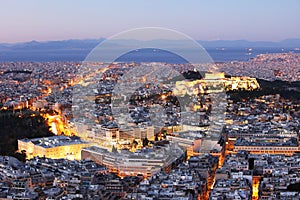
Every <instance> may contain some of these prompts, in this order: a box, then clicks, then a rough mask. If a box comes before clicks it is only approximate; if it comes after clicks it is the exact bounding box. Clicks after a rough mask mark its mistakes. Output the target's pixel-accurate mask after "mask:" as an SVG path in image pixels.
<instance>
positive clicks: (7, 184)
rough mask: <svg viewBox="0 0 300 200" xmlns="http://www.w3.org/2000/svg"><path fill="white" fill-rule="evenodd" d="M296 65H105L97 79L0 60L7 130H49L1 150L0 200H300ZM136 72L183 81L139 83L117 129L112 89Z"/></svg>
mask: <svg viewBox="0 0 300 200" xmlns="http://www.w3.org/2000/svg"><path fill="white" fill-rule="evenodd" d="M299 62H300V56H299V54H297V53H281V54H263V55H259V56H257V57H255V58H253V59H251V60H249V61H245V62H237V61H233V62H226V63H217V64H216V65H217V67H218V69H219V72H210V71H204V72H203V71H202V72H199V71H197V70H196V68H197V67H198V66H197V67H195V66H196V65H192V64H167V63H134V62H132V63H122V62H115V63H110V64H107V63H100V62H99V63H91V64H90V65H89V66H100V67H99V69H100V71H98V73H99V74H101V76H99V77H98V76H97V79H95V72H94V71H92V70H90V71H89V70H86V66H83V65H82V64H81V63H80V62H3V63H0V74H1V83H0V84H1V85H0V88H1V89H0V101H1V111H0V112H1V118H2V119H1V120H2V121H3V122H1V123H3V124H5V121H7V120H10V119H14V118H16V119H14V120H16V123H17V122H18V123H19V121H18V120H21V121H24V124H25V125H24V127H29V128H27V129H29V132H30V130H34V129H37V126H43V127H46V130H44V129H40V130H43V131H40V133H42V132H44V133H43V134H45V135H43V134H41V135H39V134H38V133H37V134H35V135H32V134H30V133H28V134H27V133H26V134H27V135H26V134H24V132H23V134H22V135H17V133H16V136H15V135H11V137H10V138H8V139H7V140H6V141H7V142H9V141H11V143H10V142H9V144H10V146H11V147H9V148H6V147H5V146H4V145H5V141H4V143H3V145H1V154H2V156H1V157H0V185H1V186H0V197H1V198H4V199H5V198H8V199H148V200H154V199H177V200H192V199H211V200H219V199H291V200H292V199H293V200H294V199H300V191H299V183H300V174H299V169H300V165H299V164H300V163H299V161H300V157H299V156H300V154H299V153H300V152H299V151H300V143H299V133H300V128H299V124H300V122H299V114H300V113H299V112H300V102H299V99H297V97H296V96H295V95H294V94H295V93H298V92H299V85H298V82H297V81H299V78H300V74H299V72H300V66H299ZM141 65H143V66H147V67H148V68H149V69H151V70H150V71H151V72H154V70H153V69H154V68H151V67H158V68H159V69H162V68H166V67H167V69H169V73H171V72H173V70H176V71H177V72H179V73H180V74H182V75H181V77H180V76H178V77H176V76H171V75H170V74H165V72H164V73H162V72H157V73H162V74H164V76H162V75H161V76H159V78H157V79H156V80H157V81H155V82H147V81H148V80H147V77H142V78H141V77H139V78H141V82H142V83H143V85H142V86H141V87H138V88H137V89H136V90H135V91H133V93H132V95H131V96H130V99H129V105H128V108H126V109H127V110H126V114H127V115H126V119H123V118H120V119H119V121H116V118H117V116H116V115H114V113H113V111H114V110H113V109H116V108H117V109H119V108H120V107H117V106H122V104H120V103H119V104H116V102H117V101H116V100H115V99H114V100H115V101H113V100H112V99H113V98H117V97H116V96H114V94H113V93H114V88H115V87H116V85H117V83H118V81H120V80H121V78H122V76H124V74H126V73H128V72H129V71H130V70H133V69H136V68H138V67H139V66H141ZM212 65H213V64H212ZM261 66H264V68H263V69H264V70H265V72H262V71H261V69H262V67H261ZM82 68H84V72H85V73H84V74H81V75H80V76H78V73H79V72H80V71H82ZM207 68H208V69H209V68H210V67H207V66H206V67H205V69H207ZM168 77H173V78H168ZM160 79H161V80H160ZM275 81H276V85H275ZM273 82H274V83H273ZM91 83H92V84H93V86H92V87H90V85H91ZM270 84H271V85H273V87H270V86H269V85H270ZM277 87H279V89H278V88H277ZM78 88H79V89H78ZM90 88H93V90H92V95H91V98H90V99H87V98H88V96H87V93H85V91H87V90H88V89H90ZM266 88H267V89H266ZM270 88H271V89H270ZM272 88H273V89H272ZM78 92H79V93H78ZM291 93H292V95H291ZM74 95H75V96H76V98H74ZM82 96H83V97H84V98H83V99H84V100H82V99H81V98H82ZM122 98H123V101H124V98H125V97H122ZM125 99H126V98H125ZM216 99H217V100H216ZM216 101H217V104H216ZM89 102H92V103H93V105H94V109H93V110H89V108H90V107H88V106H89V105H88V104H89ZM114 103H115V104H114ZM154 105H157V106H154ZM113 106H114V108H113ZM153 113H154V114H156V115H154V116H152V114H153ZM222 113H223V114H224V113H225V114H224V115H223V114H222ZM90 115H91V116H92V117H90ZM158 115H159V116H158ZM37 117H38V118H37ZM156 119H158V120H156ZM35 120H37V121H38V122H39V123H35ZM122 120H125V121H122ZM155 120H156V121H155ZM22 123H23V122H22ZM7 129H8V130H10V131H12V132H13V133H15V131H16V132H17V131H18V130H14V129H15V127H14V125H13V124H12V125H11V126H9V127H8V128H7V127H6V126H5V129H3V130H2V131H1V137H2V135H3V137H5V136H4V135H7V134H8V132H7ZM47 129H48V130H47ZM19 131H21V132H22V129H21V130H19ZM7 146H8V145H7Z"/></svg>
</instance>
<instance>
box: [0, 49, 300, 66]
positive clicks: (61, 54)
mask: <svg viewBox="0 0 300 200" xmlns="http://www.w3.org/2000/svg"><path fill="white" fill-rule="evenodd" d="M206 50H207V52H208V54H209V55H210V56H211V58H212V59H213V61H214V62H228V61H247V60H249V59H251V58H254V57H255V56H256V55H259V54H265V53H287V52H295V53H300V50H295V49H293V48H285V49H282V48H272V47H270V48H263V47H257V48H253V49H249V48H207V49H206ZM89 52H90V51H88V50H59V51H57V50H55V51H54V50H43V51H35V50H30V51H28V50H27V51H18V50H17V51H10V52H1V51H0V62H22V61H28V62H52V61H76V62H77V61H84V59H85V57H86V56H87V55H88V53H89ZM116 61H119V62H132V61H134V62H166V63H186V62H187V61H186V60H185V59H183V58H181V57H179V56H177V55H175V54H173V53H170V52H167V51H163V50H153V49H140V50H138V51H132V52H129V53H127V54H125V55H123V56H121V57H119V58H118V59H117V60H116Z"/></svg>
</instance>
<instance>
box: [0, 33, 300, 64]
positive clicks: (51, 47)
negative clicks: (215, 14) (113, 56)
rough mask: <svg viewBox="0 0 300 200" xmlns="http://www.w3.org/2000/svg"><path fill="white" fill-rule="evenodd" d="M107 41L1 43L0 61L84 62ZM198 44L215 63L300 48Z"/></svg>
mask: <svg viewBox="0 0 300 200" xmlns="http://www.w3.org/2000/svg"><path fill="white" fill-rule="evenodd" d="M103 40H104V39H103V38H100V39H85V40H75V39H74V40H62V41H47V42H38V41H31V42H24V43H14V44H7V43H0V61H82V60H84V59H85V57H86V56H87V55H88V53H89V52H90V51H91V50H92V49H93V48H94V47H96V46H97V45H98V44H99V43H100V42H101V41H103ZM151 42H153V43H158V42H159V43H164V42H165V43H169V41H164V40H155V41H151ZM151 42H150V43H151ZM177 42H178V41H177ZM197 42H199V44H201V45H202V46H203V47H204V48H206V50H207V51H208V53H209V54H210V55H211V56H212V57H213V59H214V60H215V61H228V60H247V59H248V58H250V57H249V56H248V55H246V54H247V49H248V48H252V49H253V51H252V57H253V56H255V55H257V54H259V53H278V52H282V51H286V52H288V51H294V49H295V48H300V39H287V40H283V41H280V42H270V41H247V40H215V41H197ZM175 43H176V42H174V44H175ZM120 44H122V43H120ZM283 49H284V50H283ZM221 50H222V51H221ZM255 50H256V51H255ZM147 55H148V54H147ZM146 61H147V60H146Z"/></svg>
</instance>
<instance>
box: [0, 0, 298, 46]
mask: <svg viewBox="0 0 300 200" xmlns="http://www.w3.org/2000/svg"><path fill="white" fill-rule="evenodd" d="M1 4H2V5H1V7H0V17H1V19H2V20H1V21H0V26H1V34H0V42H1V43H14V42H25V41H31V40H38V41H47V40H65V39H86V38H101V37H105V38H107V37H110V36H111V35H113V34H116V33H118V32H120V31H124V30H127V29H132V28H138V27H149V26H150V27H165V28H170V29H175V30H177V31H180V32H183V33H185V34H187V35H189V36H191V37H193V38H194V39H198V40H239V39H245V40H252V41H257V40H268V41H280V40H284V39H287V38H300V26H299V20H300V16H299V10H300V1H298V0H288V1H280V0H266V1H259V0H252V1H237V0H236V1H235V0H229V1H221V0H213V1H196V0H193V1H188V2H186V1H180V2H179V1H178V2H177V1H176V3H175V1H172V0H166V1H158V0H154V1H145V0H143V1H140V0H130V1H117V0H112V1H71V0H66V1H57V0H54V1H48V0H47V1H35V0H29V1H15V0H13V1H2V2H1Z"/></svg>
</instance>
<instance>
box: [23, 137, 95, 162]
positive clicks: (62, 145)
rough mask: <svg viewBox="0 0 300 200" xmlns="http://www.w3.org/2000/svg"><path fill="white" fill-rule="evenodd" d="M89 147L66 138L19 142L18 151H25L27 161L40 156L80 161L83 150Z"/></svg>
mask: <svg viewBox="0 0 300 200" xmlns="http://www.w3.org/2000/svg"><path fill="white" fill-rule="evenodd" d="M87 146H89V143H87V142H84V141H82V140H80V139H78V138H72V137H66V136H53V137H45V138H34V139H22V140H18V151H19V152H22V151H23V150H25V151H26V158H27V159H31V158H33V157H35V156H39V157H47V158H52V159H58V158H66V159H70V160H74V159H76V160H80V159H81V149H82V148H83V147H87Z"/></svg>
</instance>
